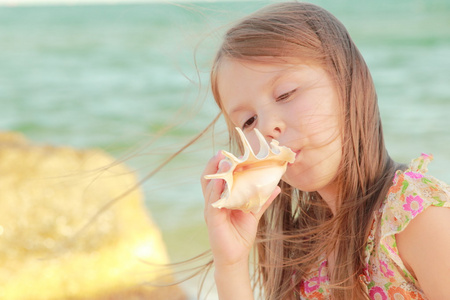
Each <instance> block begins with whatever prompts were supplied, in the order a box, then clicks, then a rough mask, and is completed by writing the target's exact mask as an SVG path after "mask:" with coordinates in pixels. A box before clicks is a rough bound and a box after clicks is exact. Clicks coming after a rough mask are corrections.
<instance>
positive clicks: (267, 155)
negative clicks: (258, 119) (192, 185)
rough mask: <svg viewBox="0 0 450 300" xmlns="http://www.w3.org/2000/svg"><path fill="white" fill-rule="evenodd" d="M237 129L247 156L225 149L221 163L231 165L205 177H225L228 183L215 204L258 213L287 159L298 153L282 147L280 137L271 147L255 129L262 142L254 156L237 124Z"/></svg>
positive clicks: (219, 206) (290, 160) (277, 180)
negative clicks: (234, 153)
mask: <svg viewBox="0 0 450 300" xmlns="http://www.w3.org/2000/svg"><path fill="white" fill-rule="evenodd" d="M236 130H237V131H238V133H239V136H240V137H241V140H242V144H243V146H244V155H243V156H242V157H241V158H237V157H236V156H234V155H233V154H231V153H229V152H227V151H224V150H222V153H223V154H224V155H225V158H224V159H223V160H221V161H220V163H219V166H220V165H221V164H223V163H228V164H229V165H230V168H229V169H228V170H227V171H226V172H223V173H217V174H212V175H206V176H205V178H206V179H223V180H225V182H226V183H225V188H224V191H223V193H222V195H221V198H220V199H219V200H217V201H216V202H214V203H213V204H212V206H213V207H217V208H228V209H239V210H242V211H244V212H253V213H257V212H258V211H259V210H260V209H261V207H262V206H263V205H264V203H266V201H267V200H268V199H269V197H270V195H271V194H272V192H273V191H274V189H275V187H276V186H277V184H278V182H279V181H280V179H281V176H283V174H284V173H285V172H286V168H287V164H288V162H289V163H293V162H294V160H295V153H294V152H293V151H292V150H291V149H289V148H288V147H285V146H279V142H278V141H277V140H272V142H271V143H270V146H269V144H267V142H266V140H265V138H264V136H263V135H262V134H261V133H260V132H259V131H258V129H255V133H256V136H257V137H258V140H259V144H260V150H259V152H258V154H256V155H255V153H254V152H253V150H252V148H251V146H250V143H249V142H248V140H247V139H246V138H245V135H244V133H243V132H242V130H241V129H240V128H238V127H236Z"/></svg>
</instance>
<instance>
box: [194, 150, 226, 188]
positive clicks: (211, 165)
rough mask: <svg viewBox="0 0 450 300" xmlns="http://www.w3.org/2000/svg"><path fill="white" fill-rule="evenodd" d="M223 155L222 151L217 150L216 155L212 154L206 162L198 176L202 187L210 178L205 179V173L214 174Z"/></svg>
mask: <svg viewBox="0 0 450 300" xmlns="http://www.w3.org/2000/svg"><path fill="white" fill-rule="evenodd" d="M224 158H225V156H224V155H223V154H222V151H219V152H218V153H217V154H216V155H214V156H213V157H212V158H211V159H210V160H209V161H208V163H207V164H206V167H205V169H204V170H203V173H202V176H201V177H200V182H201V184H202V187H203V188H204V187H206V185H207V184H208V182H209V181H210V179H206V178H205V175H210V174H215V173H217V172H218V170H219V163H220V161H221V160H222V159H224Z"/></svg>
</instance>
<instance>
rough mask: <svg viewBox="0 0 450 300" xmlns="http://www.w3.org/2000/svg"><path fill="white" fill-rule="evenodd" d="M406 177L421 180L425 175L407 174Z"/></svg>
mask: <svg viewBox="0 0 450 300" xmlns="http://www.w3.org/2000/svg"><path fill="white" fill-rule="evenodd" d="M405 175H406V176H408V177H409V178H412V179H420V178H422V177H423V174H420V173H418V172H406V173H405Z"/></svg>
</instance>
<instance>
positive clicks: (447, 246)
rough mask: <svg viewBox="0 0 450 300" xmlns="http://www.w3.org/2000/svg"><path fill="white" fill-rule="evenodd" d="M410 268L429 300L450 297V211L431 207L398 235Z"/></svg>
mask: <svg viewBox="0 0 450 300" xmlns="http://www.w3.org/2000/svg"><path fill="white" fill-rule="evenodd" d="M396 240H397V248H398V251H399V254H400V257H401V259H402V261H403V262H404V264H405V266H406V267H407V269H408V270H409V271H410V272H411V274H413V275H414V276H415V277H416V279H417V280H418V282H419V284H420V286H421V288H422V289H423V291H424V292H425V294H426V295H427V297H428V298H429V299H446V298H445V297H448V295H450V255H449V253H450V208H445V207H435V206H430V207H428V208H427V209H426V210H425V211H423V212H422V213H420V214H419V215H417V216H416V217H415V218H414V219H413V220H412V221H411V222H410V223H409V225H408V226H407V227H406V228H405V230H404V231H402V232H400V233H398V234H397V235H396Z"/></svg>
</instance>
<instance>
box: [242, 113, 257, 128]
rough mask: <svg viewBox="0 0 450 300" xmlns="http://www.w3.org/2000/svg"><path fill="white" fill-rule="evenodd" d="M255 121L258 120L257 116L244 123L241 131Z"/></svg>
mask: <svg viewBox="0 0 450 300" xmlns="http://www.w3.org/2000/svg"><path fill="white" fill-rule="evenodd" d="M256 119H258V116H256V115H254V116H253V117H251V118H250V119H248V120H247V121H245V123H244V125H243V126H242V129H245V128H247V127H249V126H252V124H253V123H255V121H256Z"/></svg>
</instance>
